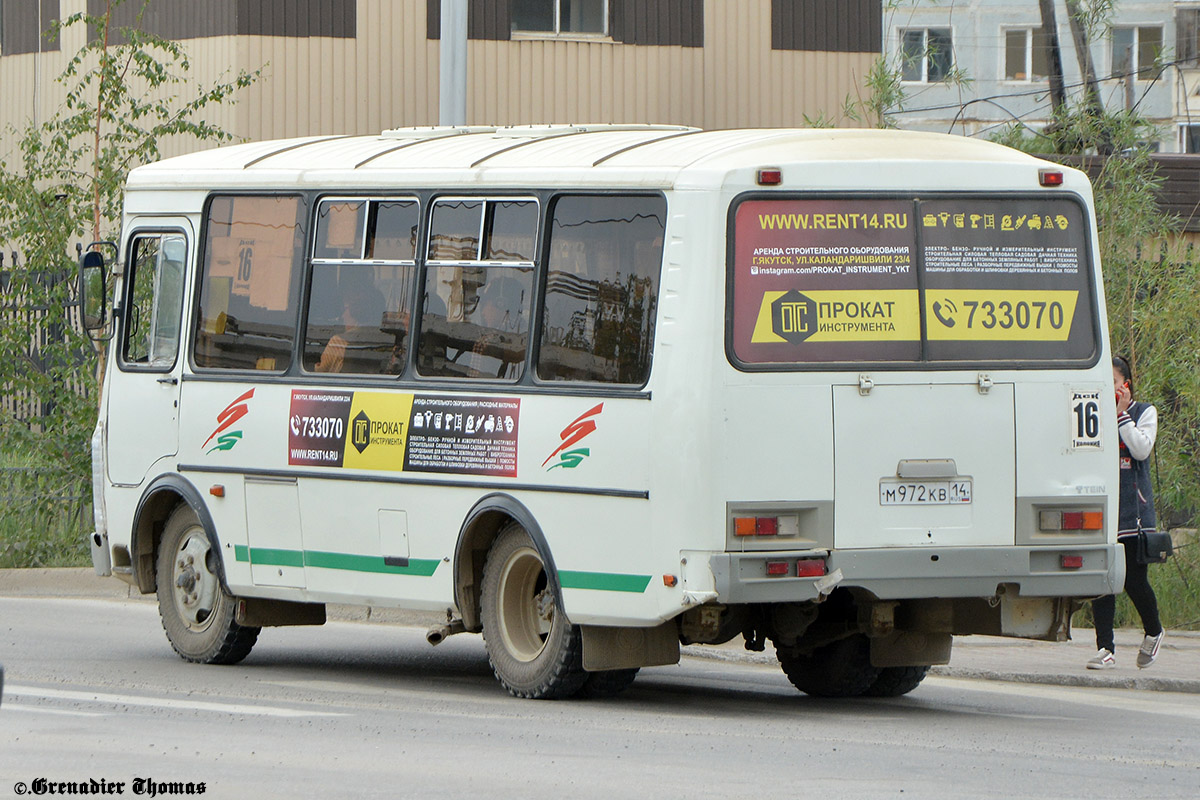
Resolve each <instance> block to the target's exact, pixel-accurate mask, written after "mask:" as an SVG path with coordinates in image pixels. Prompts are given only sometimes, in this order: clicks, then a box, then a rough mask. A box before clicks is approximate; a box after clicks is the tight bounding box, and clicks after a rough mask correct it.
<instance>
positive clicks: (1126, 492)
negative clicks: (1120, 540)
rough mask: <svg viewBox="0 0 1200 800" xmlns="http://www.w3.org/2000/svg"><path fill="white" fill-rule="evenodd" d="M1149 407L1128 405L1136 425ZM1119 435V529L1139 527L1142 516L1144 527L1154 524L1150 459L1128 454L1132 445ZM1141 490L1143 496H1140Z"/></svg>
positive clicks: (1147, 404)
mask: <svg viewBox="0 0 1200 800" xmlns="http://www.w3.org/2000/svg"><path fill="white" fill-rule="evenodd" d="M1148 408H1150V405H1149V403H1140V402H1134V403H1132V404H1131V405H1130V406H1129V416H1130V417H1131V418H1132V419H1133V424H1134V425H1137V422H1138V420H1139V419H1141V417H1142V414H1144V413H1146V409H1148ZM1117 439H1118V441H1120V442H1121V505H1120V511H1119V513H1118V514H1117V528H1118V531H1119V532H1122V533H1125V532H1129V531H1136V530H1137V529H1138V518H1139V517H1140V518H1141V521H1142V527H1143V528H1146V529H1149V528H1153V527H1155V525H1156V524H1157V520H1156V519H1155V516H1154V492H1153V491H1152V490H1151V488H1150V459H1149V457H1147V458H1146V460H1145V461H1138V460H1137V459H1136V458H1134V457H1133V456H1131V455H1130V454H1129V448H1128V447H1126V446H1125V442H1124V440H1121V438H1120V434H1119V432H1118V436H1117ZM1139 490H1140V493H1141V497H1138V493H1139Z"/></svg>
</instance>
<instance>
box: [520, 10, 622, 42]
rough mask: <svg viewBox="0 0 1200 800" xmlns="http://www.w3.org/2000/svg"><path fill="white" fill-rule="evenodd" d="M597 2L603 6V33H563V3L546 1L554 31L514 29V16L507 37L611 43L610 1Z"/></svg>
mask: <svg viewBox="0 0 1200 800" xmlns="http://www.w3.org/2000/svg"><path fill="white" fill-rule="evenodd" d="M599 1H600V2H601V3H602V4H603V6H602V9H601V19H603V20H604V30H603V31H600V32H596V31H564V30H563V29H562V3H563V0H547V2H549V3H551V4H552V11H553V14H552V16H553V18H554V29H553V30H549V31H535V30H526V29H524V28H518V27H516V21H515V15H514V17H513V21H512V22H510V27H509V36H510V38H511V39H513V40H520V39H555V40H567V41H570V40H583V41H591V42H595V41H606V42H611V41H613V38H612V28H611V25H610V23H611V22H612V18H611V10H612V8H611V4H610V0H599Z"/></svg>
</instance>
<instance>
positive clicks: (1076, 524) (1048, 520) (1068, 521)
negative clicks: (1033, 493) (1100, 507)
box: [1038, 511, 1104, 532]
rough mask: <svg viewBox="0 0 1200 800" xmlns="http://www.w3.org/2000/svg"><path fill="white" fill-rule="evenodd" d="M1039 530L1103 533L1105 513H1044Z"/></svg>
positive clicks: (1039, 519)
mask: <svg viewBox="0 0 1200 800" xmlns="http://www.w3.org/2000/svg"><path fill="white" fill-rule="evenodd" d="M1038 528H1040V529H1041V530H1043V531H1052V532H1053V531H1101V530H1104V512H1103V511H1042V512H1040V513H1039V514H1038Z"/></svg>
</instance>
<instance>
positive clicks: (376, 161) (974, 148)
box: [128, 124, 1074, 190]
mask: <svg viewBox="0 0 1200 800" xmlns="http://www.w3.org/2000/svg"><path fill="white" fill-rule="evenodd" d="M868 161H870V162H876V163H889V164H895V165H900V164H902V163H906V162H908V163H913V162H920V163H921V164H922V174H930V172H931V171H930V169H929V167H930V165H931V162H933V163H936V162H942V163H946V164H948V165H951V164H952V165H954V166H953V170H952V172H953V173H954V176H955V177H956V178H957V179H958V180H959V181H960V183H961V181H962V180H963V179H964V178H965V176H964V174H963V172H962V171H963V169H964V168H966V169H969V168H970V166H971V165H974V166H975V167H977V168H989V169H991V170H996V168H997V167H1000V168H1001V171H1005V172H1012V171H1014V170H1012V167H1013V166H1015V165H1018V164H1019V165H1024V166H1025V167H1026V168H1031V167H1039V166H1040V167H1045V166H1051V165H1049V164H1048V163H1047V162H1042V161H1040V160H1038V159H1036V158H1034V157H1032V156H1029V155H1026V154H1024V153H1020V152H1018V151H1016V150H1012V149H1009V148H1006V147H1002V146H1000V145H997V144H993V143H990V142H985V141H980V140H977V139H970V138H966V137H962V136H950V135H946V134H937V133H924V132H917V131H896V130H874V129H784V128H777V129H770V128H767V129H744V130H715V131H704V130H700V129H697V128H687V127H682V126H670V125H608V124H605V125H529V126H515V127H504V128H496V127H479V126H467V127H442V128H407V129H398V130H389V131H384V132H383V133H381V134H379V135H375V136H311V137H306V138H298V139H282V140H275V141H266V142H254V143H248V144H239V145H231V146H227V147H221V148H217V149H213V150H206V151H201V152H197V153H191V154H188V155H184V156H179V157H176V158H170V159H165V160H163V161H159V162H156V163H154V164H148V165H146V166H142V167H138V168H137V169H135V170H133V171H132V172H131V173H130V176H129V181H128V186H129V188H130V189H134V190H138V189H200V188H203V189H211V188H225V189H254V188H277V187H280V186H286V187H296V188H304V187H306V186H308V187H314V188H316V187H328V186H331V185H342V186H346V187H362V188H373V187H380V188H384V187H388V188H398V187H404V186H422V185H424V186H430V185H434V186H439V187H444V188H445V187H453V186H471V187H476V188H478V187H483V186H490V187H501V186H547V187H553V186H561V185H571V186H597V185H599V186H612V185H621V186H626V187H629V186H634V187H638V186H640V187H645V188H648V189H650V188H652V189H662V188H669V187H676V188H681V187H685V186H695V187H697V188H700V187H712V186H714V185H715V186H720V185H722V184H723V183H724V182H725V181H726V179H727V178H728V176H729V174H730V173H734V172H739V171H743V172H745V171H750V172H748V173H747V174H751V173H752V171H753V170H756V169H758V168H764V167H778V168H782V169H784V170H785V178H786V177H787V172H786V170H787V167H789V166H801V165H803V166H804V167H805V168H806V170H807V171H806V172H805V180H804V186H805V188H814V185H815V186H818V187H819V185H820V184H819V176H820V175H822V174H828V175H829V176H830V177H831V178H833V177H834V176H840V180H838V181H835V183H836V185H837V186H839V187H840V188H846V183H845V177H846V176H845V174H844V172H842V168H839V167H836V166H835V165H848V164H854V163H858V164H861V163H863V162H868ZM1053 166H1055V168H1056V169H1061V170H1063V171H1064V172H1073V171H1072V170H1069V169H1065V168H1063V167H1061V166H1058V165H1053ZM1005 167H1006V168H1007V170H1005V169H1003V168H1005ZM822 168H825V169H822ZM828 168H833V169H828ZM813 170H815V172H814V171H813ZM881 172H886V171H881V170H877V169H873V170H872V179H873V180H880V179H882V183H881V184H879V185H880V188H886V183H887V180H886V177H885V176H883V175H881ZM933 172H934V173H935V174H936V170H935V171H933ZM1020 172H1022V173H1023V174H1024V175H1026V176H1027V175H1028V173H1027V172H1025V171H1024V170H1020ZM618 176H619V177H618ZM811 178H818V182H817V183H816V184H814V183H813V182H812V181H811V180H810V179H811ZM751 180H752V179H751ZM906 180H910V181H911V176H910V177H909V178H907V179H906ZM785 182H788V181H785ZM1072 182H1074V181H1072ZM1026 183H1027V181H1025V180H1022V181H1021V185H1025V184H1026ZM793 185H794V183H793ZM908 185H910V186H911V184H908ZM913 188H916V187H913Z"/></svg>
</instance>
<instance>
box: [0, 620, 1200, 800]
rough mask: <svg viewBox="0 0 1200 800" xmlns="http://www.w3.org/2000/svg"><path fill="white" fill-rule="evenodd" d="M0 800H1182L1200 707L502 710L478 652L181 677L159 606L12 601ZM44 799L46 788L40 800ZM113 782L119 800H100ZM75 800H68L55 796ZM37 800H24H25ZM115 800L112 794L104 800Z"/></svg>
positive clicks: (979, 691) (755, 673)
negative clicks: (193, 795) (93, 792)
mask: <svg viewBox="0 0 1200 800" xmlns="http://www.w3.org/2000/svg"><path fill="white" fill-rule="evenodd" d="M0 662H2V663H3V664H4V665H5V668H6V686H5V690H6V691H5V696H4V702H3V705H2V706H0V797H14V796H19V795H18V794H17V793H18V792H19V791H21V790H24V791H26V792H29V793H32V791H33V790H34V789H35V788H38V787H40V788H42V789H43V790H46V789H48V788H57V789H63V788H64V787H61V786H58V784H61V783H74V784H77V785H78V784H88V786H89V787H91V786H92V784H90V783H89V782H91V781H94V782H95V784H94V785H95V786H97V787H100V788H103V787H104V786H112V785H114V784H116V783H121V784H123V785H122V789H123V793H122V794H121V796H126V797H129V796H138V794H137V792H136V789H138V788H139V787H140V789H141V796H149V792H148V789H147V787H146V786H145V785H144V784H135V781H137V780H139V779H140V780H149V781H151V782H153V783H154V784H155V786H156V796H158V797H162V796H171V795H169V794H167V793H166V792H164V791H161V790H160V789H161V788H162V787H159V786H158V784H164V783H165V784H175V786H174V787H171V786H169V785H168V786H167V787H166V788H167V789H170V788H176V789H180V790H183V791H186V789H187V784H189V783H190V784H191V785H192V789H193V790H195V789H197V788H198V786H199V784H200V783H203V784H204V795H205V796H207V797H214V798H226V797H230V798H243V797H322V798H333V797H387V798H403V797H414V798H430V797H456V798H461V797H478V798H493V797H497V798H506V797H512V798H516V797H520V798H540V797H546V798H550V797H554V798H561V797H572V798H576V797H583V798H588V797H603V798H623V797H651V796H656V797H664V798H673V797H685V796H686V797H689V798H690V797H721V798H741V797H752V796H762V795H770V796H773V797H799V796H821V797H835V798H837V797H854V798H872V797H888V798H892V797H918V798H962V797H973V798H990V797H996V798H1000V797H1003V798H1005V799H1006V800H1011V799H1012V798H1023V797H1028V798H1054V797H1079V798H1094V797H1117V796H1133V797H1145V798H1158V797H1187V798H1193V797H1195V796H1196V795H1197V786H1198V785H1200V748H1198V747H1197V744H1200V696H1197V695H1192V694H1176V693H1163V692H1145V691H1131V690H1126V689H1111V688H1092V687H1059V686H1044V685H1031V684H1016V683H1003V682H995V681H985V680H961V679H954V678H945V677H930V678H929V679H927V680H926V682H925V683H924V684H923V685H922V686H921V687H920V688H918V689H917V690H916V691H915V692H913V693H912V694H910V695H909V696H907V697H904V698H899V699H895V700H868V699H856V700H850V701H830V700H821V699H816V698H810V697H807V696H805V695H802V694H800V693H799V692H797V691H795V690H794V689H793V688H792V687H791V685H790V684H788V682H787V680H786V679H785V678H784V676H783V674H782V673H781V672H780V671H779V670H778V669H776V668H773V667H770V666H767V665H763V664H756V663H739V662H732V663H731V662H723V661H716V660H711V659H698V658H691V657H685V659H684V661H683V663H682V664H681V665H679V666H674V667H659V668H654V669H647V670H643V671H642V674H641V676H639V678H638V681H637V683H636V684H635V685H634V686H633V688H632V689H630V690H629V691H628V692H626V693H625V694H623V695H621V696H620V697H618V698H614V699H610V700H605V701H560V702H533V701H522V700H516V699H513V698H510V697H508V696H507V695H506V694H505V693H504V692H503V690H502V689H500V687H499V685H498V684H497V683H496V682H495V680H494V679H493V677H492V676H491V673H490V670H489V667H488V664H487V658H486V655H485V653H484V650H483V643H482V641H481V639H480V638H479V637H476V636H470V635H464V636H457V637H453V638H451V639H449V640H448V641H446V642H445V643H444V644H442V645H441V646H439V647H437V648H431V647H429V645H427V644H426V643H425V641H424V638H423V633H422V631H420V630H418V629H414V628H408V627H400V626H391V625H380V624H361V623H351V622H333V623H330V624H328V625H326V626H325V627H322V628H281V629H269V630H265V631H264V632H263V636H262V637H261V638H260V640H259V643H258V645H257V646H256V648H255V650H254V652H253V653H252V654H251V655H250V657H249V658H248V659H247V660H246V661H244V662H243V663H242V664H239V665H236V666H233V667H207V666H196V665H190V664H186V663H184V662H183V661H181V660H179V659H178V658H177V657H176V656H175V654H174V653H173V652H172V651H171V649H170V646H169V645H168V644H167V641H166V638H165V636H164V634H163V633H162V630H161V628H160V626H159V622H158V618H157V612H156V609H155V607H154V606H153V605H151V604H148V603H139V602H132V601H108V600H82V599H80V600H64V599H48V598H0ZM39 779H42V780H44V781H45V783H38V781H39ZM102 782H103V783H102ZM61 793H62V792H60V791H56V794H61ZM20 796H25V795H20ZM109 796H112V795H109Z"/></svg>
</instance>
